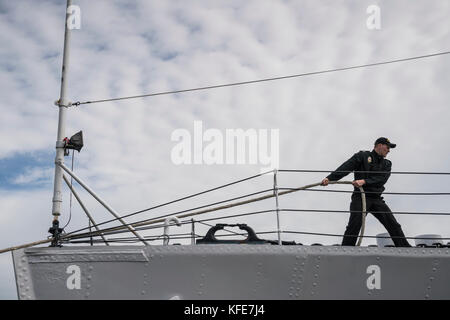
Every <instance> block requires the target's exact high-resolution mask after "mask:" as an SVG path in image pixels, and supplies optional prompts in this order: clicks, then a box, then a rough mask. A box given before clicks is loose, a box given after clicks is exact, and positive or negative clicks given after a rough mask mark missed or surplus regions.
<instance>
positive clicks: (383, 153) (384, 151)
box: [376, 143, 391, 158]
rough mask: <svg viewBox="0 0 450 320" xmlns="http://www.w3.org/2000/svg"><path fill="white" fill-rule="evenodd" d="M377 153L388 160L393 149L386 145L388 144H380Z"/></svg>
mask: <svg viewBox="0 0 450 320" xmlns="http://www.w3.org/2000/svg"><path fill="white" fill-rule="evenodd" d="M376 151H377V153H378V154H379V155H380V156H382V157H384V158H386V156H387V155H388V153H389V152H390V151H391V148H389V146H388V145H386V144H381V143H379V144H377V146H376Z"/></svg>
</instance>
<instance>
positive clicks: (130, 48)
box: [0, 0, 450, 299]
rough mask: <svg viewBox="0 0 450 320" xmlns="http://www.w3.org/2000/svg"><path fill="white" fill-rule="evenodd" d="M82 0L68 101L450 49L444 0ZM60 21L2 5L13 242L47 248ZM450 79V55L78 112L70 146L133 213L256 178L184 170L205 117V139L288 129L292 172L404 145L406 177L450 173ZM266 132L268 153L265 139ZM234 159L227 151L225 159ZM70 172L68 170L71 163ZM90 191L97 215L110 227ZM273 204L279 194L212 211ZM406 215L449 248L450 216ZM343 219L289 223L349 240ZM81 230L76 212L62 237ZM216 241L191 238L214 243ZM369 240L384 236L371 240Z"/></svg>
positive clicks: (1, 132)
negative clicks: (177, 154)
mask: <svg viewBox="0 0 450 320" xmlns="http://www.w3.org/2000/svg"><path fill="white" fill-rule="evenodd" d="M73 4H74V5H77V6H79V8H80V9H81V28H80V29H74V30H73V31H72V41H71V44H70V47H71V54H70V61H69V69H68V72H69V74H68V81H69V87H68V99H69V100H70V101H72V102H75V101H86V100H95V99H104V98H113V97H121V96H130V95H138V94H144V93H155V92H161V91H169V90H179V89H189V88H194V87H203V86H209V85H217V84H223V83H232V82H241V81H249V80H255V79H261V78H269V77H279V76H287V75H292V74H299V73H306V72H314V71H320V70H325V69H332V68H340V67H347V66H353V65H360V64H365V63H374V62H381V61H386V60H395V59H401V58H408V57H414V56H420V55H426V54H432V53H438V52H444V51H448V50H449V49H450V28H449V27H450V25H449V24H450V22H449V21H450V19H449V13H450V5H449V2H448V1H447V0H432V1H430V0H416V1H407V0H404V1H400V0H395V1H392V0H389V1H376V0H370V1H316V0H314V1H312V0H310V1H301V0H293V1H279V0H278V1H269V0H248V1H231V0H227V1H225V0H223V1H194V0H183V1H175V0H172V1H162V0H161V1H153V0H148V1H144V0H138V1H126V0H123V1H112V0H110V1H108V0H95V1H88V0H74V3H73ZM371 5H376V6H378V8H379V9H380V16H379V17H380V20H379V22H380V25H379V26H380V28H379V29H377V28H375V29H373V28H372V29H371V28H368V26H367V21H368V19H371V17H372V13H371V12H372V11H370V13H368V12H367V9H368V7H369V6H371ZM64 17H65V1H63V0H59V1H58V0H52V1H50V0H42V1H39V4H37V2H36V1H32V0H17V1H7V0H0V30H1V32H0V43H1V46H0V88H1V96H0V112H1V116H0V137H1V139H0V228H1V232H0V248H5V247H9V246H13V245H18V244H22V243H27V242H32V241H36V240H41V239H45V238H46V237H47V230H48V228H49V227H50V224H51V220H52V215H51V206H52V203H51V199H52V192H53V172H54V171H53V170H54V169H53V161H54V156H55V148H54V146H55V141H56V131H57V119H58V110H57V108H56V107H55V106H54V104H53V103H54V101H55V100H57V99H58V98H59V90H60V83H59V79H60V77H61V62H62V48H63V33H64V27H63V26H64ZM371 21H372V20H371ZM372 22H373V21H372ZM449 82H450V55H443V56H438V57H433V58H428V59H422V60H413V61H409V62H402V63H397V64H390V65H383V66H377V67H371V68H365V69H357V70H349V71H343V72H336V73H327V74H321V75H314V76H309V77H302V78H293V79H287V80H280V81H276V82H265V83H258V84H251V85H246V86H237V87H228V88H220V89H214V90H207V91H199V92H190V93H182V94H175V95H164V96H158V97H150V98H145V99H137V100H126V101H121V102H106V103H99V104H92V105H81V106H79V107H76V108H71V109H69V110H68V116H67V129H66V135H67V136H69V137H70V136H71V135H72V134H74V133H75V132H77V131H79V130H83V134H84V139H85V146H84V148H83V150H82V152H81V153H79V154H78V153H76V154H75V165H74V170H75V172H76V173H77V174H78V175H79V176H80V177H81V178H82V179H83V180H84V181H85V182H86V183H87V184H88V185H89V186H91V187H92V188H93V189H94V190H95V191H96V192H97V193H98V194H99V195H100V196H101V197H102V198H103V199H104V200H106V201H107V202H108V203H109V204H110V205H111V206H112V207H113V208H114V209H115V210H116V211H118V212H119V213H120V214H127V213H131V212H133V211H136V210H139V209H143V208H148V207H151V206H154V205H156V204H160V203H163V202H166V201H170V200H173V199H176V198H180V197H183V196H186V195H189V194H192V193H195V192H199V191H202V190H206V189H209V188H212V187H216V186H219V185H222V184H225V183H229V182H232V181H234V180H238V179H241V178H245V177H248V176H252V175H255V174H258V173H259V172H260V170H261V168H262V167H264V166H263V165H262V163H261V161H260V160H261V158H258V161H259V162H258V163H256V164H252V163H249V161H247V162H245V163H244V164H237V163H234V164H226V163H225V164H217V163H215V164H207V163H205V162H202V163H199V164H176V163H174V161H173V158H172V157H171V155H172V152H173V150H174V148H175V147H176V145H177V142H176V141H173V139H172V136H173V134H174V132H177V131H176V130H179V129H182V130H183V129H184V131H183V132H189V133H190V134H191V137H192V141H191V142H192V148H194V146H193V144H194V135H195V130H194V125H195V123H196V122H195V121H201V124H202V126H203V132H206V131H207V130H208V129H210V131H209V132H210V133H211V132H215V134H216V137H217V135H220V134H222V136H223V137H225V135H226V131H227V130H236V129H243V130H249V129H254V130H256V132H266V133H268V135H269V137H270V133H271V132H274V130H278V131H277V132H278V136H277V137H278V140H277V141H278V142H279V158H278V159H279V167H280V168H281V169H320V170H333V169H335V168H337V167H338V166H339V165H340V164H341V163H342V162H343V161H345V160H346V159H348V158H349V157H350V156H352V155H353V154H354V153H355V152H357V151H359V150H371V149H372V146H373V142H374V141H375V139H376V138H378V137H380V136H386V137H389V138H390V139H391V141H392V142H394V143H397V144H398V147H397V148H396V149H393V150H392V152H391V153H390V154H389V156H388V158H389V159H390V160H391V161H392V162H393V167H392V168H393V171H439V172H450V163H449V159H450V148H449V147H448V146H449V145H450V131H449V130H448V119H450V109H449V108H448V105H449V102H450V91H449V90H448V88H449ZM197 123H198V122H197ZM178 132H179V131H178ZM203 138H204V137H203ZM258 138H259V143H262V144H265V143H268V145H269V146H270V142H271V141H270V139H269V138H266V139H265V138H264V137H263V136H261V135H260V136H258ZM197 139H198V136H197ZM201 139H202V136H200V141H201ZM206 145H208V142H207V141H204V145H203V149H202V148H201V147H200V148H201V149H200V150H202V151H205V149H204V148H205V146H206ZM260 146H261V145H259V147H260ZM197 147H198V146H197ZM224 153H225V154H224V157H225V156H226V153H227V150H226V149H225V150H224ZM65 161H66V164H67V165H68V166H70V165H71V159H70V158H69V157H66V159H65ZM323 177H324V174H301V173H292V174H287V173H280V177H279V185H280V187H300V186H303V185H306V184H310V183H314V182H318V181H320V180H321V179H322V178H323ZM351 178H352V177H351V176H348V177H347V178H344V179H343V180H351ZM272 183H273V177H272V176H264V177H259V178H257V179H254V180H251V181H247V182H244V183H242V184H241V185H238V186H233V187H229V188H226V189H223V190H221V191H219V192H215V193H211V194H208V195H205V196H202V197H201V198H199V199H194V200H189V201H185V202H182V203H180V204H177V205H173V206H171V207H168V208H163V209H160V210H158V211H157V212H153V211H151V212H148V213H147V214H144V215H141V216H138V217H136V219H143V218H149V217H152V216H155V215H158V214H165V213H170V212H173V211H176V210H182V209H187V208H191V207H195V206H197V205H201V204H207V203H211V202H214V201H220V200H224V199H228V198H232V197H236V196H239V195H243V194H245V193H251V192H257V191H260V190H264V189H268V188H271V187H272ZM327 188H328V189H329V190H331V189H333V190H335V189H339V190H351V189H350V188H349V187H335V186H330V187H327ZM386 188H387V190H386V191H390V192H433V191H437V192H450V177H449V176H416V175H415V176H406V175H393V176H392V177H391V178H390V180H389V182H388V183H387V184H386ZM77 189H78V190H79V191H80V195H81V196H82V199H83V200H84V201H85V203H86V205H87V206H88V208H89V209H90V211H91V213H92V215H93V216H94V219H96V221H97V222H101V221H105V220H106V219H110V216H109V215H108V214H107V213H106V212H105V210H103V209H102V208H101V207H100V206H98V205H97V204H96V203H95V202H94V201H93V200H91V199H90V198H89V196H88V195H87V194H86V193H85V192H82V191H81V188H79V187H78V188H77ZM385 200H386V201H387V203H388V204H389V206H390V207H391V209H392V210H393V211H426V212H449V211H450V210H449V196H434V197H429V196H428V197H426V196H416V197H414V196H398V195H386V196H385ZM63 201H64V203H63V212H62V215H61V218H60V221H61V224H62V225H65V224H66V223H67V221H68V219H69V218H68V216H69V194H68V193H67V188H65V192H64V196H63ZM349 202H350V194H347V193H324V192H299V193H295V194H291V195H289V196H285V197H283V198H281V199H280V206H281V207H282V208H296V209H330V210H348V206H349ZM274 207H275V201H274V200H273V199H270V200H266V201H263V202H260V203H257V204H254V205H249V206H246V207H241V208H236V209H231V210H228V211H223V212H221V213H219V214H212V215H209V216H204V217H202V218H207V217H213V216H219V215H224V214H234V213H243V212H250V211H253V210H255V209H258V210H259V209H262V210H264V209H274ZM396 217H397V220H398V221H399V223H400V224H401V225H402V227H403V230H404V232H405V234H406V235H407V236H412V237H413V236H416V235H419V234H429V233H437V234H441V235H442V236H443V237H450V233H449V231H448V230H449V226H450V220H449V217H445V216H428V215H427V216H425V215H414V216H411V215H397V216H396ZM197 219H200V217H198V218H197ZM347 219H348V215H347V214H342V213H329V214H326V213H314V214H312V213H285V214H283V215H282V216H281V217H280V221H281V229H282V230H290V231H305V232H320V233H332V234H342V233H343V232H344V230H345V226H346V223H347ZM128 221H131V220H128ZM224 221H226V222H229V223H234V222H244V223H248V224H249V225H251V226H252V227H254V229H255V230H256V231H260V232H262V231H274V230H276V217H275V215H274V214H273V213H272V214H264V215H259V216H256V217H254V216H252V217H251V218H250V217H243V218H236V219H227V220H224ZM212 223H215V222H212ZM86 225H87V220H86V218H85V215H84V213H83V212H82V211H81V209H80V207H79V205H78V204H77V203H75V202H74V203H73V205H72V219H71V221H70V224H69V226H68V227H67V228H66V230H67V231H71V230H76V229H79V228H82V227H85V226H86ZM206 230H207V227H201V226H197V229H196V231H197V233H199V234H201V235H203V234H205V232H206ZM172 231H173V232H177V233H185V232H190V226H186V227H183V228H179V229H176V228H175V227H172ZM382 232H385V230H384V228H383V227H382V226H381V224H380V223H379V222H378V221H377V220H376V219H375V218H374V217H373V216H369V217H368V219H367V226H366V234H367V235H376V234H378V233H382ZM160 233H161V232H160V231H158V232H157V233H155V234H160ZM261 237H263V238H270V239H275V238H276V235H275V234H268V235H263V236H261ZM283 239H285V240H295V241H297V242H302V243H304V244H312V243H315V242H320V243H323V244H334V243H340V242H341V238H339V237H338V238H333V237H317V236H316V237H314V236H306V235H297V236H296V235H284V236H283ZM159 243H160V242H158V244H159ZM373 243H375V240H374V239H365V240H364V242H363V244H364V245H369V244H373ZM16 297H17V295H16V289H15V281H14V272H13V266H12V261H11V255H10V254H2V255H0V298H3V299H16Z"/></svg>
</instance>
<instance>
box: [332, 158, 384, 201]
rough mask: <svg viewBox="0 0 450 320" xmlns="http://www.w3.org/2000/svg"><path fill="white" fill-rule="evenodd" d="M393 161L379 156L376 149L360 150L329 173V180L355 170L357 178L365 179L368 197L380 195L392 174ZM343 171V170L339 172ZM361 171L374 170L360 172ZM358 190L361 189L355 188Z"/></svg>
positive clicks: (339, 177) (334, 179) (364, 187)
mask: <svg viewBox="0 0 450 320" xmlns="http://www.w3.org/2000/svg"><path fill="white" fill-rule="evenodd" d="M391 167H392V163H391V161H389V160H387V159H385V158H383V157H382V156H379V155H378V154H377V153H376V152H375V150H372V151H360V152H358V153H355V154H354V155H353V157H351V158H350V159H348V160H347V161H345V162H344V163H343V164H342V165H341V166H340V167H339V168H337V169H336V170H335V171H334V172H332V173H331V174H330V175H328V177H327V178H328V180H330V181H337V180H339V179H341V178H343V177H345V176H346V175H348V174H349V173H350V172H352V171H354V173H355V180H360V179H364V180H365V181H366V183H365V184H364V185H363V189H364V191H366V192H367V194H366V196H368V197H379V196H380V195H381V194H382V193H383V191H384V184H385V183H386V181H387V180H388V179H389V177H390V175H391ZM339 171H343V172H339ZM359 171H374V172H373V173H371V172H359ZM355 191H356V192H359V189H357V188H355Z"/></svg>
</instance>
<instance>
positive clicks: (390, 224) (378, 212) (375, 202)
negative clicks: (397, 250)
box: [342, 193, 411, 247]
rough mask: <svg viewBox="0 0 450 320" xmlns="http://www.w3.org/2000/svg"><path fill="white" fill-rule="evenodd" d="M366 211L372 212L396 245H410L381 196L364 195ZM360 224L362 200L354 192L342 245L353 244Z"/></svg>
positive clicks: (359, 195)
mask: <svg viewBox="0 0 450 320" xmlns="http://www.w3.org/2000/svg"><path fill="white" fill-rule="evenodd" d="M366 209H367V212H370V213H372V214H373V215H374V216H375V218H377V219H378V221H380V222H381V224H382V225H383V226H384V227H385V228H386V230H387V232H389V235H390V236H391V238H392V241H393V242H394V244H395V246H396V247H411V245H410V244H409V243H408V241H407V240H406V238H405V235H404V234H403V231H402V227H401V226H400V224H399V223H398V222H397V220H395V217H394V215H393V214H392V211H391V209H389V207H388V206H387V204H386V203H385V202H384V200H383V198H382V197H373V198H371V197H367V196H366ZM361 225H362V201H361V194H357V193H354V194H353V195H352V202H351V203H350V219H349V221H348V225H347V229H346V230H345V234H344V239H343V240H342V245H343V246H354V245H355V244H356V240H357V239H358V235H359V231H360V229H361Z"/></svg>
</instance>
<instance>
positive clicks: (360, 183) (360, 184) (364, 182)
mask: <svg viewBox="0 0 450 320" xmlns="http://www.w3.org/2000/svg"><path fill="white" fill-rule="evenodd" d="M365 184H366V180H364V179H361V180H355V181H353V182H352V185H354V186H355V187H362V186H363V185H365Z"/></svg>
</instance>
